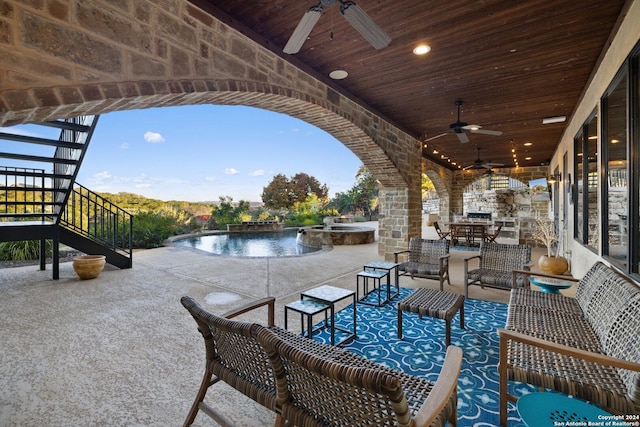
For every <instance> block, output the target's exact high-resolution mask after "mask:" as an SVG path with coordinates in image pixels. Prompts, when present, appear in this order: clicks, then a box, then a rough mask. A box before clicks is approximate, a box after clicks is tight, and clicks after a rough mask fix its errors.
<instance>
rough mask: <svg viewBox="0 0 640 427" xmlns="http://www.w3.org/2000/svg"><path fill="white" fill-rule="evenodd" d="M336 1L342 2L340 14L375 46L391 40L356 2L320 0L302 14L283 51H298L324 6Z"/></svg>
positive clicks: (378, 46) (336, 1)
mask: <svg viewBox="0 0 640 427" xmlns="http://www.w3.org/2000/svg"><path fill="white" fill-rule="evenodd" d="M335 3H340V14H341V15H342V16H344V19H346V20H347V21H349V24H351V26H352V27H353V28H355V29H356V31H358V32H359V33H360V35H361V36H362V37H364V38H365V39H366V40H367V41H368V42H369V43H370V44H371V45H372V46H373V47H374V48H376V49H382V48H384V47H386V46H387V45H388V44H389V43H390V42H391V37H389V36H388V35H387V34H386V33H385V32H384V31H383V30H382V28H380V27H379V26H378V24H376V23H375V22H374V21H373V19H371V17H370V16H369V15H367V13H366V12H365V11H364V10H362V8H360V6H358V5H357V4H355V2H352V1H345V0H320V2H319V3H318V4H317V5H315V6H313V7H311V8H309V9H308V10H307V11H306V12H305V14H304V15H303V16H302V19H301V20H300V22H298V26H297V27H296V29H295V30H294V31H293V34H291V37H290V38H289V41H288V42H287V44H286V45H285V47H284V49H283V52H284V53H289V54H293V53H298V52H299V51H300V49H301V48H302V45H303V44H304V42H305V40H307V37H309V34H310V33H311V30H312V29H313V27H314V26H315V25H316V22H318V19H320V16H322V13H323V12H324V10H323V8H322V7H323V6H331V5H333V4H335Z"/></svg>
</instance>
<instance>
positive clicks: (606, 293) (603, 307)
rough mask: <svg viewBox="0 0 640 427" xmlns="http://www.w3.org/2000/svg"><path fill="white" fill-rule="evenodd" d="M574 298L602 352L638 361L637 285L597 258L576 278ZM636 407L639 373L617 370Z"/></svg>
mask: <svg viewBox="0 0 640 427" xmlns="http://www.w3.org/2000/svg"><path fill="white" fill-rule="evenodd" d="M576 300H577V301H578V304H580V307H581V308H582V311H583V314H584V316H585V318H586V319H587V320H588V321H589V323H590V324H591V326H592V328H593V330H594V332H595V333H596V335H597V336H598V339H599V341H600V345H601V346H602V350H603V352H604V353H605V354H608V355H609V356H613V357H617V358H620V359H625V360H629V361H632V362H636V363H640V346H639V345H638V344H637V340H638V337H640V288H638V286H636V285H635V284H633V283H632V282H630V281H629V280H628V279H627V278H625V277H623V276H621V275H620V274H618V273H616V272H615V271H614V270H613V269H611V268H609V267H607V266H606V265H604V264H603V263H601V262H599V261H598V262H596V263H595V264H594V265H593V266H592V267H591V268H590V269H589V271H588V272H587V274H585V276H584V277H583V278H582V279H581V280H580V282H578V290H577V291H576ZM618 372H619V374H620V376H621V377H622V378H623V381H624V384H625V386H626V387H627V391H628V393H629V396H630V397H631V398H632V400H633V401H634V402H635V403H636V406H637V407H638V408H640V374H638V373H634V372H631V371H627V370H622V369H619V370H618Z"/></svg>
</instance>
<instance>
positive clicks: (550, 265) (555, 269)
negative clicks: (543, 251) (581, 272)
mask: <svg viewBox="0 0 640 427" xmlns="http://www.w3.org/2000/svg"><path fill="white" fill-rule="evenodd" d="M538 267H540V270H542V271H543V272H545V273H548V274H562V273H564V272H565V271H567V269H568V268H569V263H568V262H567V259H566V258H563V257H561V256H551V257H550V256H547V255H542V256H541V257H540V259H539V260H538Z"/></svg>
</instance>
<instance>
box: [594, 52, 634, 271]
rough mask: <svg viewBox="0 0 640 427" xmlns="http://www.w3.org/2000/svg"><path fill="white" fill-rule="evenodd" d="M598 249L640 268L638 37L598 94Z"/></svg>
mask: <svg viewBox="0 0 640 427" xmlns="http://www.w3.org/2000/svg"><path fill="white" fill-rule="evenodd" d="M601 111H602V141H601V148H602V155H601V157H602V158H601V159H600V162H601V165H600V166H601V170H602V177H603V178H602V180H603V183H602V184H603V185H602V186H601V187H602V190H601V201H602V207H601V212H602V220H601V222H602V244H601V249H602V255H603V257H605V258H606V259H607V260H608V261H609V262H611V263H612V265H615V266H617V267H618V268H619V269H620V270H622V271H624V272H626V273H629V274H631V275H633V276H636V279H637V277H638V276H639V274H640V249H639V246H640V237H639V236H640V123H639V122H640V43H638V44H637V45H636V47H635V48H634V49H633V51H632V52H631V54H630V55H629V57H628V58H627V60H626V61H625V63H624V64H623V66H622V67H621V69H620V71H619V72H618V74H617V75H616V77H615V79H614V80H613V81H612V83H611V85H610V86H609V88H608V89H607V91H606V92H605V93H604V95H603V96H602V99H601Z"/></svg>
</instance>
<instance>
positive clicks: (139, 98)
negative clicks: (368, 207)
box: [0, 0, 451, 259]
mask: <svg viewBox="0 0 640 427" xmlns="http://www.w3.org/2000/svg"><path fill="white" fill-rule="evenodd" d="M0 30H1V31H0V58H2V59H1V60H0V61H1V62H0V126H9V125H15V124H19V123H29V122H42V121H45V120H53V119H60V118H66V117H73V116H78V115H83V114H104V113H109V112H112V111H122V110H130V109H142V108H151V107H162V106H179V105H194V104H220V105H247V106H253V107H258V108H263V109H267V110H271V111H276V112H281V113H285V114H288V115H290V116H293V117H296V118H299V119H301V120H304V121H306V122H308V123H310V124H312V125H315V126H317V127H319V128H321V129H323V130H325V131H327V132H328V133H330V134H331V135H333V136H334V137H336V138H337V139H338V140H339V141H341V142H342V143H343V144H344V145H345V146H346V147H347V148H349V149H350V150H351V151H352V152H353V153H354V154H355V155H356V156H358V157H359V158H360V159H361V160H362V162H363V163H364V165H365V166H367V168H369V170H370V171H371V172H372V174H373V175H374V176H375V177H376V179H377V180H378V181H379V182H380V184H381V187H382V188H381V191H380V201H381V203H380V205H381V209H380V212H381V215H380V221H379V232H380V234H379V236H380V240H379V250H378V251H379V253H380V254H381V255H384V257H385V258H386V259H391V258H392V257H393V252H394V251H395V250H398V249H404V248H406V247H407V244H408V241H409V238H410V237H411V236H419V235H420V233H421V212H420V205H421V191H420V184H421V166H422V164H421V162H422V161H424V162H426V164H427V165H429V168H430V169H432V170H433V171H435V172H434V173H437V174H439V175H440V176H441V177H442V185H441V187H448V190H450V188H451V182H450V178H449V177H450V174H451V172H450V171H447V170H446V169H445V168H443V167H441V166H439V165H437V164H435V163H432V162H429V161H427V160H422V156H421V151H420V143H419V141H417V140H416V138H415V137H413V136H411V135H409V134H406V133H405V132H403V131H401V130H400V129H398V128H397V127H395V126H394V125H393V124H391V123H389V122H387V121H385V120H384V119H383V118H381V117H380V116H379V115H378V114H376V113H375V112H374V111H371V110H369V109H367V108H366V107H364V104H363V103H362V102H360V101H358V100H356V99H353V98H351V97H350V96H348V95H347V94H345V93H342V92H341V91H340V89H339V88H338V87H337V86H335V85H334V84H333V83H332V82H331V81H330V80H325V79H324V78H323V77H320V76H312V75H310V74H308V73H306V72H305V71H303V70H302V69H300V68H297V67H296V66H294V65H292V64H291V63H289V62H287V61H286V60H284V59H283V58H284V56H283V54H282V53H280V52H275V51H274V52H272V51H270V50H268V49H265V48H263V47H261V46H260V45H259V44H257V43H255V42H253V41H252V40H251V39H250V38H249V37H247V36H245V35H243V34H241V33H239V32H237V31H235V30H233V29H232V28H230V27H229V26H227V25H226V24H224V23H223V22H221V21H219V20H217V19H216V18H214V17H213V16H211V15H209V14H208V13H206V12H204V11H203V10H201V9H199V8H197V7H196V6H194V5H192V4H190V3H189V2H187V1H186V0H161V1H148V0H115V1H106V0H104V1H100V0H69V1H58V0H5V1H2V2H0ZM247 33H250V30H248V31H247ZM238 155H240V153H239V154H238ZM449 193H450V191H447V192H446V194H449Z"/></svg>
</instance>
